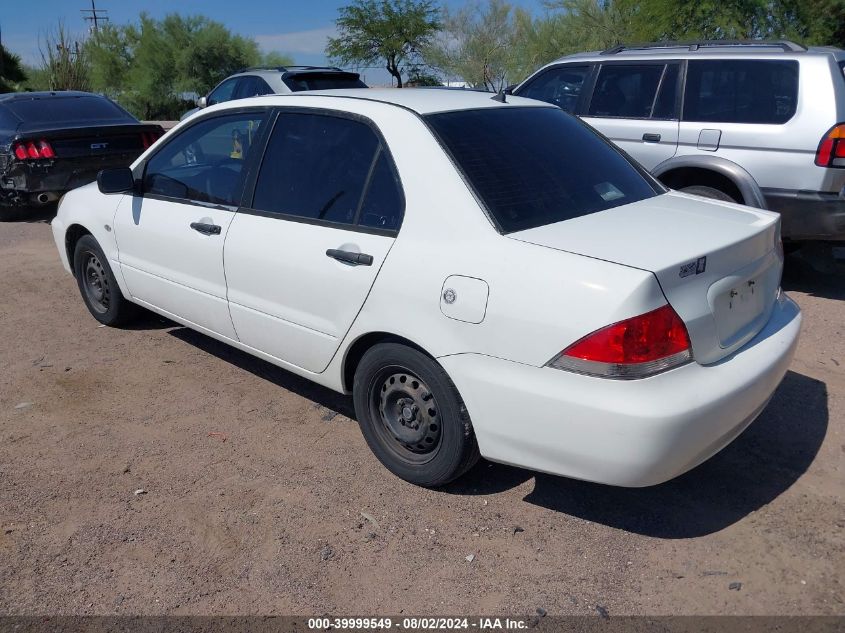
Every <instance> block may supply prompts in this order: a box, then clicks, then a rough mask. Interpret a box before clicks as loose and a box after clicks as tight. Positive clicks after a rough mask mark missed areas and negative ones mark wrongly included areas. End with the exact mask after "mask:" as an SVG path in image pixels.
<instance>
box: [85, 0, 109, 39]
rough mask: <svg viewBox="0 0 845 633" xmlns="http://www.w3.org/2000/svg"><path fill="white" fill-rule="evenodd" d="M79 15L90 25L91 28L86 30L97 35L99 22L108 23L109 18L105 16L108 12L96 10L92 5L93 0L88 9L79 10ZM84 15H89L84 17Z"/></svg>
mask: <svg viewBox="0 0 845 633" xmlns="http://www.w3.org/2000/svg"><path fill="white" fill-rule="evenodd" d="M80 13H82V16H83V19H84V20H85V21H86V22H90V23H91V26H90V27H89V29H88V30H89V31H90V32H91V33H97V31H98V30H99V29H100V22H108V21H109V17H108V16H107V15H106V14H107V13H108V11H107V10H106V9H98V8H97V6H96V5H95V4H94V0H91V8H90V9H80ZM86 13H88V14H90V15H85V14H86Z"/></svg>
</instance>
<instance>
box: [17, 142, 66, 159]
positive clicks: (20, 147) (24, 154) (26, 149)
mask: <svg viewBox="0 0 845 633" xmlns="http://www.w3.org/2000/svg"><path fill="white" fill-rule="evenodd" d="M14 152H15V156H16V157H17V158H18V159H19V160H27V159H29V160H36V159H39V158H55V157H56V152H54V151H53V146H52V145H50V143H49V142H47V141H46V140H44V139H41V140H40V141H37V142H36V141H21V142H19V143H15V145H14Z"/></svg>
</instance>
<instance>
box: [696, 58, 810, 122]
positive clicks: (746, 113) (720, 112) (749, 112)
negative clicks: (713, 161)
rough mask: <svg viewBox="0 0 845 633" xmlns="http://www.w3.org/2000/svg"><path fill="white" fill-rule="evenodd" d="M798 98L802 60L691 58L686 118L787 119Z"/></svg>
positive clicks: (707, 120) (766, 120)
mask: <svg viewBox="0 0 845 633" xmlns="http://www.w3.org/2000/svg"><path fill="white" fill-rule="evenodd" d="M797 100H798V62H795V61H764V60H747V61H745V60H726V61H721V60H712V61H704V60H701V61H691V62H690V63H689V69H688V70H687V85H686V93H685V95H684V119H685V120H687V121H703V122H720V123H785V122H786V121H788V120H789V119H791V118H792V115H793V114H795V107H796V103H797Z"/></svg>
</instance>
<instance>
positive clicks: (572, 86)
mask: <svg viewBox="0 0 845 633" xmlns="http://www.w3.org/2000/svg"><path fill="white" fill-rule="evenodd" d="M589 72H590V67H589V66H559V67H557V68H551V69H549V70H547V71H546V72H544V73H542V74H541V75H540V76H538V77H537V78H536V79H534V80H533V81H532V82H531V83H530V84H528V85H527V86H525V87H524V88H523V89H521V90H520V91H519V96H520V97H527V98H529V99H538V100H540V101H546V102H547V103H553V104H555V105H556V106H558V107H560V108H563V109H564V110H566V111H567V112H575V108H576V107H577V106H578V97H580V96H581V89H582V87H583V86H584V80H585V79H586V78H587V75H588V74H589Z"/></svg>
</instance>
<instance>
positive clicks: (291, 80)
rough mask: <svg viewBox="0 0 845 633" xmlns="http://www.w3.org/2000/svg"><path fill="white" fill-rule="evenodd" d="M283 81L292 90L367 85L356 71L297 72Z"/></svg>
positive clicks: (360, 86)
mask: <svg viewBox="0 0 845 633" xmlns="http://www.w3.org/2000/svg"><path fill="white" fill-rule="evenodd" d="M283 81H284V82H285V85H286V86H287V87H288V88H290V89H291V90H292V91H293V92H300V91H302V90H334V89H337V88H366V87H367V84H365V83H364V82H363V81H361V79H360V78H359V75H358V74H356V73H297V74H295V75H288V76H287V77H284V79H283Z"/></svg>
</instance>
